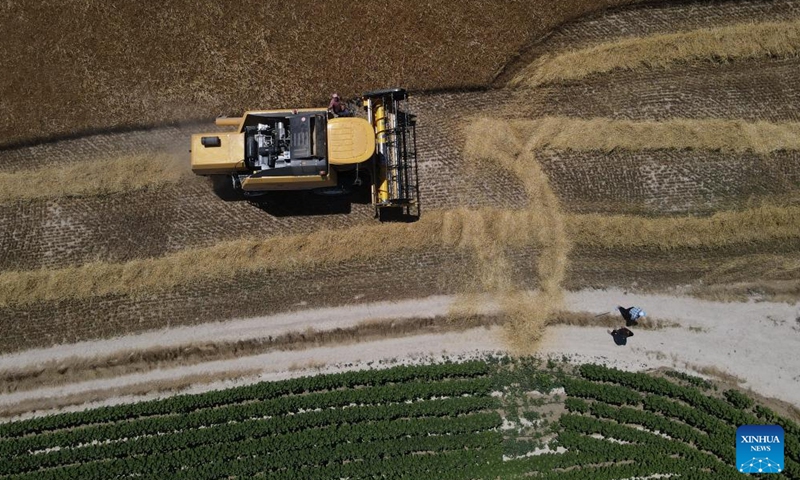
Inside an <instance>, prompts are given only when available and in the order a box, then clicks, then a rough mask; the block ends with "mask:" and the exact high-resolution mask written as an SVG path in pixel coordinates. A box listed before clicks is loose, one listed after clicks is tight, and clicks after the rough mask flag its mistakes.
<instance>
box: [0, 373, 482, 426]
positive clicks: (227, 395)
mask: <svg viewBox="0 0 800 480" xmlns="http://www.w3.org/2000/svg"><path fill="white" fill-rule="evenodd" d="M488 371H489V367H488V365H487V364H485V363H484V362H479V361H471V362H464V363H442V364H433V365H424V366H398V367H393V368H389V369H385V370H362V371H351V372H344V373H336V374H330V375H319V376H315V377H301V378H295V379H291V380H283V381H279V382H263V383H258V384H254V385H247V386H243V387H236V388H232V389H228V390H218V391H212V392H208V393H202V394H196V395H179V396H175V397H170V398H167V399H164V400H154V401H150V402H140V403H133V404H128V405H117V406H113V407H101V408H97V409H93V410H86V411H82V412H73V413H64V414H60V415H53V416H47V417H40V418H34V419H30V420H24V421H21V422H14V423H7V424H3V425H0V437H17V436H23V435H29V434H33V433H41V432H45V431H50V430H57V429H62V428H71V427H76V426H82V425H89V424H99V423H109V422H118V421H122V420H128V419H133V418H142V417H148V416H156V415H173V414H186V413H190V412H195V411H198V410H203V409H210V408H216V407H220V406H223V405H232V404H238V403H244V402H249V401H255V400H266V399H274V398H278V397H282V396H287V395H296V394H301V393H310V392H322V391H327V390H336V389H341V388H353V387H357V386H380V385H386V384H391V383H406V382H411V381H418V380H424V381H438V380H443V379H447V378H471V377H479V376H483V375H486V374H487V373H488Z"/></svg>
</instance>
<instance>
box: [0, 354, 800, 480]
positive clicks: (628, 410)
mask: <svg viewBox="0 0 800 480" xmlns="http://www.w3.org/2000/svg"><path fill="white" fill-rule="evenodd" d="M561 388H563V389H564V391H563V392H565V393H563V392H562V391H561V390H560V389H561ZM554 392H555V393H554ZM559 392H562V393H559ZM718 393H719V392H717V391H716V387H714V386H713V385H711V384H710V383H708V382H706V381H703V380H701V379H698V378H696V377H690V376H687V375H685V374H678V373H674V372H673V378H670V379H668V378H667V377H657V376H653V375H650V374H645V373H628V372H622V371H619V370H615V369H610V368H606V367H600V366H597V365H590V364H587V365H582V366H580V367H578V368H575V369H574V371H573V369H571V368H568V369H567V370H564V366H563V365H561V364H555V363H553V362H548V365H547V366H544V365H540V364H539V361H537V360H535V359H517V360H512V359H509V358H501V359H494V358H493V359H488V360H486V361H479V360H473V361H467V362H463V363H439V364H431V365H422V366H396V367H392V368H388V369H383V370H364V371H352V372H346V373H338V374H329V375H320V376H315V377H303V378H297V379H291V380H284V381H278V382H265V383H259V384H255V385H250V386H243V387H237V388H233V389H229V390H221V391H212V392H208V393H204V394H199V395H182V396H177V397H172V398H168V399H164V400H158V401H149V402H141V403H135V404H127V405H119V406H113V407H103V408H99V409H94V410H86V411H81V412H75V413H62V414H59V415H53V416H45V417H38V418H33V419H28V420H24V421H19V422H14V423H6V424H3V425H1V426H0V455H1V456H2V457H3V458H4V459H5V461H4V462H2V463H0V476H2V478H30V479H34V478H35V479H48V478H53V479H60V478H82V479H87V478H122V477H128V476H137V477H138V476H145V477H154V478H166V477H170V478H187V479H188V478H191V479H200V478H209V479H211V478H230V477H237V478H246V477H251V476H254V475H258V476H259V477H263V478H281V479H285V478H304V479H313V478H321V479H322V478H396V477H406V478H438V479H446V478H516V477H527V476H529V475H533V476H534V478H559V479H561V478H576V479H577V478H593V479H616V478H630V477H632V476H648V475H655V474H664V475H668V474H673V475H679V478H698V479H699V478H709V479H711V478H733V477H736V476H738V475H739V474H738V473H737V472H736V468H735V451H734V433H735V428H736V426H737V425H741V424H759V423H779V424H781V425H783V427H784V429H785V430H786V463H787V466H786V470H785V472H784V474H783V475H779V476H776V477H775V478H800V465H798V460H800V444H798V435H800V430H799V429H798V426H797V425H796V424H795V423H793V422H792V421H790V420H787V419H785V418H782V417H779V416H777V415H776V414H775V413H773V412H772V411H771V410H769V409H767V408H765V407H763V406H760V405H757V404H756V403H755V402H754V401H753V400H752V399H750V398H749V397H747V396H745V395H743V394H742V393H740V392H737V391H733V390H731V391H725V392H722V394H721V395H718ZM537 449H538V450H537ZM534 451H535V453H537V454H533V455H531V452H534Z"/></svg>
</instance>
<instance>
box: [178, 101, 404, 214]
mask: <svg viewBox="0 0 800 480" xmlns="http://www.w3.org/2000/svg"><path fill="white" fill-rule="evenodd" d="M407 99H408V94H407V92H406V91H405V90H404V89H400V88H394V89H387V90H378V91H374V92H368V93H365V94H363V95H362V96H361V99H360V103H361V105H362V106H363V109H364V112H365V114H366V118H364V117H358V116H354V117H337V118H331V117H330V115H329V113H328V111H327V109H326V108H308V109H291V110H288V109H287V110H267V111H249V112H245V114H244V115H243V116H241V117H236V118H218V119H217V122H216V123H217V125H219V126H233V127H236V130H235V131H233V132H217V133H203V134H196V135H192V147H191V152H192V156H191V163H192V171H193V172H194V173H195V174H197V175H204V176H210V177H212V178H213V179H214V183H215V184H216V185H225V186H226V190H227V191H228V194H227V195H228V196H229V194H230V193H233V194H234V195H235V194H242V195H255V194H260V193H263V192H270V191H278V190H309V191H312V192H314V193H320V194H326V195H331V194H334V195H336V194H345V193H347V192H349V191H350V190H351V189H352V188H353V187H357V186H358V185H359V184H361V183H362V182H363V181H364V180H366V179H369V187H370V199H371V203H372V205H373V206H374V207H375V215H376V217H377V218H380V219H381V220H394V219H408V218H418V217H419V214H420V211H419V183H418V181H417V153H416V118H415V116H414V115H412V114H410V113H409V112H408V111H407V110H406V107H405V102H406V101H407Z"/></svg>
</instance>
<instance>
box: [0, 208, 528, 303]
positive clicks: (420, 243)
mask: <svg viewBox="0 0 800 480" xmlns="http://www.w3.org/2000/svg"><path fill="white" fill-rule="evenodd" d="M495 213H496V212H495V211H493V210H489V209H485V210H477V211H464V210H454V211H439V212H435V211H432V212H429V213H427V214H426V215H425V216H423V217H422V219H421V220H420V221H419V222H416V223H413V224H383V225H369V226H359V227H353V228H348V229H343V230H335V231H330V230H323V231H316V232H313V233H310V234H308V235H289V236H276V237H272V238H270V239H267V240H260V239H241V240H234V241H228V242H222V243H219V244H217V245H215V246H212V247H208V248H198V249H188V250H184V251H181V252H178V253H175V254H171V255H167V256H164V257H159V258H148V259H139V260H133V261H130V262H126V263H109V262H102V261H100V262H92V263H88V264H84V265H81V266H77V267H66V268H61V269H54V270H44V269H43V270H33V271H6V272H2V273H0V305H9V304H28V303H32V302H37V301H46V300H55V299H60V298H86V297H91V296H101V295H111V294H123V295H130V294H136V293H140V292H154V291H165V290H169V289H172V288H174V287H176V286H179V285H187V284H191V283H195V282H200V281H211V280H215V279H221V278H232V277H234V276H236V275H240V274H241V273H243V272H248V271H250V272H267V271H274V270H281V271H296V270H301V269H303V268H305V267H307V266H310V265H319V264H325V263H328V264H336V263H340V262H343V261H347V260H351V259H354V258H379V257H380V256H381V255H384V254H385V253H387V252H402V251H410V250H414V251H420V250H425V249H428V248H433V247H445V248H456V249H461V248H475V245H476V244H478V243H479V242H480V241H481V239H480V238H475V237H473V236H472V233H471V232H472V230H470V226H471V225H474V224H476V223H477V222H485V225H487V228H488V229H489V230H490V231H492V232H495V234H494V237H493V238H494V239H495V241H497V242H499V243H501V244H510V245H514V244H515V242H516V241H517V240H519V238H525V237H527V236H528V235H529V233H528V232H527V231H524V230H523V231H519V225H520V224H521V223H520V221H519V215H516V214H512V215H496V214H495ZM527 225H531V223H528V224H527ZM532 226H533V227H534V228H533V229H532V230H531V231H538V230H539V229H540V228H539V227H537V226H536V225H532Z"/></svg>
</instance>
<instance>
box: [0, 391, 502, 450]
mask: <svg viewBox="0 0 800 480" xmlns="http://www.w3.org/2000/svg"><path fill="white" fill-rule="evenodd" d="M490 382H491V381H490V379H488V378H485V377H477V378H472V379H464V380H448V381H441V382H434V383H427V382H409V383H405V384H391V385H385V386H379V387H370V388H358V389H350V390H332V391H325V392H320V393H313V394H306V395H294V396H287V397H281V398H276V399H271V400H266V401H261V402H251V403H241V404H234V405H228V406H224V407H219V408H215V409H203V410H198V411H193V412H191V413H188V414H185V415H170V416H164V417H145V418H141V419H133V420H130V421H128V422H119V423H112V424H104V425H89V426H86V427H81V428H74V429H71V430H61V431H56V432H47V433H43V434H40V435H36V436H26V437H19V438H13V439H8V440H0V456H2V457H4V458H8V457H12V456H15V455H26V454H28V453H29V452H35V451H39V450H45V449H51V448H55V447H59V448H69V447H77V446H79V445H82V444H87V443H90V442H107V441H110V440H118V439H130V438H138V437H142V436H150V435H164V434H170V433H174V432H180V431H185V430H196V429H198V428H208V427H211V426H215V425H225V424H229V423H231V422H244V421H247V420H249V419H255V418H267V417H281V416H283V415H286V414H288V413H296V412H301V411H305V412H308V411H314V410H317V409H323V412H324V411H325V410H324V409H334V408H341V407H345V406H360V405H364V406H369V405H380V406H382V408H385V407H387V406H389V405H390V404H397V405H398V407H399V406H400V405H402V404H404V402H410V401H411V402H413V401H416V400H426V399H432V398H438V397H450V398H457V397H463V396H465V395H469V397H466V398H468V399H471V401H472V404H474V405H476V406H481V407H483V408H486V406H487V405H492V404H495V403H496V402H495V401H494V400H492V399H490V398H487V395H488V393H489V391H490V386H491V385H490ZM465 401H466V402H469V401H470V400H465ZM412 405H413V404H412ZM408 408H418V409H435V408H436V404H435V403H434V404H431V405H428V406H425V403H422V404H421V406H415V407H408ZM348 410H349V409H348ZM356 411H357V410H356ZM392 411H393V410H392V409H388V410H386V412H385V413H386V414H388V413H391V412H392ZM397 411H402V408H398V409H397ZM299 418H301V419H303V420H299V419H298V420H296V421H295V422H288V425H293V426H294V428H296V431H297V430H301V429H303V428H306V426H305V425H304V423H302V422H320V421H326V420H325V418H326V417H325V414H324V413H322V414H320V416H319V417H318V418H314V417H313V416H308V417H306V416H300V417H299ZM320 418H321V419H322V420H321V419H320ZM306 419H307V420H306ZM327 421H335V416H333V415H331V417H327ZM276 423H278V422H276ZM280 428H289V427H288V426H286V427H284V426H281V427H280Z"/></svg>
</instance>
